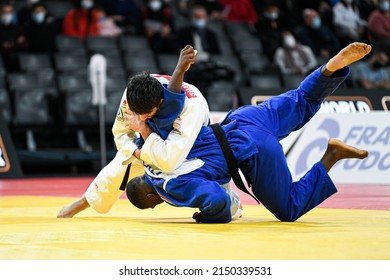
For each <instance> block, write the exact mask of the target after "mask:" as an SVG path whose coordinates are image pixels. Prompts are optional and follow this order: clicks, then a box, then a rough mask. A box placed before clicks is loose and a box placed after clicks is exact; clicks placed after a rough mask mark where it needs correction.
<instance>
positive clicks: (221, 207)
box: [165, 177, 232, 223]
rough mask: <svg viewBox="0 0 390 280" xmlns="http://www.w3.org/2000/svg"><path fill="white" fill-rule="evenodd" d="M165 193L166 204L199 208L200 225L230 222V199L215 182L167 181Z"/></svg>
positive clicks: (193, 179) (203, 180) (191, 179)
mask: <svg viewBox="0 0 390 280" xmlns="http://www.w3.org/2000/svg"><path fill="white" fill-rule="evenodd" d="M165 192H166V194H167V196H166V198H168V202H172V203H173V204H174V205H176V206H179V207H193V208H199V209H200V210H201V211H202V220H201V222H202V223H228V222H230V221H231V220H232V215H231V212H230V204H231V202H230V197H229V195H228V194H227V193H226V191H225V189H224V188H223V187H221V186H220V185H219V184H218V183H217V182H214V181H209V180H205V179H202V178H189V177H186V178H182V177H179V178H175V179H171V180H169V181H168V183H167V185H166V186H165ZM169 200H170V201H169Z"/></svg>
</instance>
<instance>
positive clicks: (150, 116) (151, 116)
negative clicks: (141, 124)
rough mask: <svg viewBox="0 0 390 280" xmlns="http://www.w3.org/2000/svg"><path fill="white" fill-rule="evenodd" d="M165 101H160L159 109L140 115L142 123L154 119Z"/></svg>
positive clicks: (155, 108)
mask: <svg viewBox="0 0 390 280" xmlns="http://www.w3.org/2000/svg"><path fill="white" fill-rule="evenodd" d="M163 101H164V99H161V100H160V103H159V104H158V106H157V107H154V108H153V109H152V111H150V112H149V113H146V114H140V115H139V118H140V120H141V121H145V120H147V119H151V118H153V117H154V115H155V114H156V113H157V111H158V108H160V105H161V103H162V102H163Z"/></svg>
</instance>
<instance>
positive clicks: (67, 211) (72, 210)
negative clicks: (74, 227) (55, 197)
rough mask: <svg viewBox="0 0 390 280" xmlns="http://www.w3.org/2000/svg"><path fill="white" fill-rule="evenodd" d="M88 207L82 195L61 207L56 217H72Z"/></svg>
mask: <svg viewBox="0 0 390 280" xmlns="http://www.w3.org/2000/svg"><path fill="white" fill-rule="evenodd" d="M88 207H89V204H88V201H87V200H86V199H85V197H84V196H83V197H81V198H80V199H78V200H76V201H75V202H73V203H71V204H68V205H66V206H65V207H64V208H62V209H61V210H60V212H59V213H58V215H57V218H73V216H74V215H76V214H77V213H79V212H81V211H83V210H85V209H87V208H88Z"/></svg>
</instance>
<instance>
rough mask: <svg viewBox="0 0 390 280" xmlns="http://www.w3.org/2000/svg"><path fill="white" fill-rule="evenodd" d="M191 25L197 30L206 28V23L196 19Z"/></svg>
mask: <svg viewBox="0 0 390 280" xmlns="http://www.w3.org/2000/svg"><path fill="white" fill-rule="evenodd" d="M193 25H194V26H195V27H197V28H204V27H205V26H206V21H205V20H203V19H197V20H194V21H193Z"/></svg>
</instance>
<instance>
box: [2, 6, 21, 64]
mask: <svg viewBox="0 0 390 280" xmlns="http://www.w3.org/2000/svg"><path fill="white" fill-rule="evenodd" d="M14 18H15V14H14V7H13V6H12V4H10V3H5V4H2V5H1V6H0V53H1V54H2V56H3V60H4V64H5V67H6V69H7V71H10V72H13V71H18V70H19V61H18V56H17V53H18V52H19V51H24V50H26V48H27V43H26V38H25V36H24V34H23V30H22V28H21V27H20V26H19V25H17V24H15V23H14Z"/></svg>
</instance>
